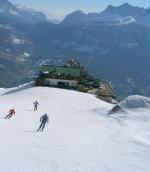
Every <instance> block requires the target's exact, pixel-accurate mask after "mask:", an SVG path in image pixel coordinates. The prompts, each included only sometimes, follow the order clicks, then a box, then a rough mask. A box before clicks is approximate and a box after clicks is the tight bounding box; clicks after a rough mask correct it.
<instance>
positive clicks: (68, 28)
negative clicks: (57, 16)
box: [0, 0, 150, 97]
mask: <svg viewBox="0 0 150 172" xmlns="http://www.w3.org/2000/svg"><path fill="white" fill-rule="evenodd" d="M149 19H150V9H144V8H139V7H134V6H131V5H129V4H127V3H125V4H123V5H121V6H119V7H114V6H108V7H107V8H106V9H105V10H104V11H103V12H101V13H89V14H85V13H83V12H82V11H75V12H73V13H71V14H69V15H67V16H66V17H65V19H64V20H63V21H62V22H61V23H59V24H55V23H53V22H52V21H48V20H47V18H46V17H45V15H44V14H42V13H41V12H37V11H33V10H28V9H25V8H23V9H22V8H18V7H16V6H14V5H12V4H11V3H10V2H9V1H6V0H0V85H1V86H13V85H17V84H19V83H23V82H25V81H28V80H29V78H30V76H31V75H32V71H33V70H35V69H36V68H37V67H38V66H39V65H40V64H43V63H51V64H57V65H58V64H63V63H64V62H65V61H66V60H67V59H69V58H76V59H77V60H79V61H80V62H81V63H83V64H84V65H86V66H87V68H88V69H89V70H90V72H91V73H92V74H93V75H94V76H95V77H98V78H101V79H106V80H108V81H111V82H112V85H113V86H114V88H115V90H116V91H117V92H118V94H119V95H121V96H122V97H124V96H126V95H129V94H142V95H147V96H148V95H149V96H150V69H149V66H150V20H149Z"/></svg>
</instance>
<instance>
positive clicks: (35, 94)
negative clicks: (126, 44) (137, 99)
mask: <svg viewBox="0 0 150 172" xmlns="http://www.w3.org/2000/svg"><path fill="white" fill-rule="evenodd" d="M3 93H4V94H3ZM0 94H1V96H0V99H1V107H0V116H1V117H2V118H3V117H4V116H5V115H6V113H7V111H8V110H9V109H10V108H12V107H15V109H16V115H15V116H14V117H12V118H11V119H10V120H6V119H0V138H1V139H0V172H133V171H134V172H149V171H150V166H149V161H150V154H149V149H150V142H149V139H150V138H149V133H150V125H148V121H150V120H149V119H150V111H149V110H148V109H146V108H145V109H144V108H143V109H142V110H141V109H140V110H139V109H138V110H137V109H132V110H130V109H128V111H127V112H120V113H116V114H112V115H108V112H109V110H110V109H111V108H112V105H111V104H108V103H105V102H103V101H101V100H99V99H97V98H95V97H94V96H93V95H89V94H84V93H79V92H76V91H69V90H63V89H55V88H46V87H44V88H43V87H36V88H32V87H31V88H27V89H23V90H21V89H20V88H19V89H18V90H17V89H16V88H15V91H13V89H9V90H8V91H7V90H6V89H1V90H0ZM36 99H37V100H38V101H39V104H40V106H39V109H38V111H37V112H34V111H33V101H34V100H36ZM44 113H47V114H48V115H49V117H50V123H49V124H48V125H47V126H46V128H45V130H44V132H35V131H36V129H37V128H38V126H39V118H40V116H41V115H43V114H44Z"/></svg>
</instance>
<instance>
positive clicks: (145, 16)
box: [63, 3, 150, 26]
mask: <svg viewBox="0 0 150 172" xmlns="http://www.w3.org/2000/svg"><path fill="white" fill-rule="evenodd" d="M63 23H64V24H67V25H76V24H83V23H84V24H93V23H97V24H103V23H105V24H108V25H112V24H114V25H121V24H130V23H137V24H141V25H144V26H150V8H148V9H144V8H140V7H134V6H131V5H130V4H128V3H125V4H123V5H121V6H119V7H114V6H112V5H109V6H108V7H107V8H106V9H105V10H104V11H102V12H101V13H88V14H85V13H83V12H82V11H80V10H79V11H75V12H73V13H71V14H69V15H68V16H67V17H66V18H65V20H64V21H63Z"/></svg>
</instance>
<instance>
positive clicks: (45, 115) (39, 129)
mask: <svg viewBox="0 0 150 172" xmlns="http://www.w3.org/2000/svg"><path fill="white" fill-rule="evenodd" d="M40 122H41V124H40V126H39V128H38V130H37V131H43V129H44V127H45V124H46V122H47V123H48V122H49V117H48V115H47V114H46V113H45V114H44V115H43V116H41V118H40Z"/></svg>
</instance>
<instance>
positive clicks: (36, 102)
mask: <svg viewBox="0 0 150 172" xmlns="http://www.w3.org/2000/svg"><path fill="white" fill-rule="evenodd" d="M33 104H34V110H35V111H36V110H37V106H38V105H39V103H38V101H37V100H36V101H35V102H33Z"/></svg>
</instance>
